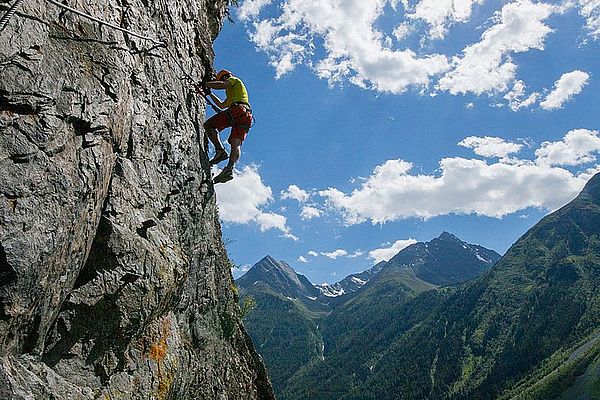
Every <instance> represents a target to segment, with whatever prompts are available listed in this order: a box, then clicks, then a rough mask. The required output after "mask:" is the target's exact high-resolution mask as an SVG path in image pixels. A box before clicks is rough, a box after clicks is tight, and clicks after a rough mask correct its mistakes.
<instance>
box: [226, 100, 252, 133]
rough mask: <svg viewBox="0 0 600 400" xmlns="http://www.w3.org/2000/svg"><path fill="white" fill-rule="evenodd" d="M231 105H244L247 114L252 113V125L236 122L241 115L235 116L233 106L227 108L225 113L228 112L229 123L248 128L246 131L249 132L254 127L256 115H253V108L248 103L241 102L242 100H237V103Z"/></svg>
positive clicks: (233, 125)
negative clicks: (232, 110)
mask: <svg viewBox="0 0 600 400" xmlns="http://www.w3.org/2000/svg"><path fill="white" fill-rule="evenodd" d="M231 105H232V106H240V107H243V108H245V110H244V112H245V113H246V114H250V118H252V121H251V122H250V125H248V124H242V123H239V122H236V118H239V116H238V117H234V116H233V114H232V112H231V108H228V109H227V110H225V113H227V118H229V123H230V124H231V126H232V127H240V128H244V129H245V130H246V132H248V131H249V130H250V128H252V127H253V126H254V116H253V115H252V109H251V108H250V107H249V106H248V104H246V103H244V102H241V101H236V102H235V103H233V104H231Z"/></svg>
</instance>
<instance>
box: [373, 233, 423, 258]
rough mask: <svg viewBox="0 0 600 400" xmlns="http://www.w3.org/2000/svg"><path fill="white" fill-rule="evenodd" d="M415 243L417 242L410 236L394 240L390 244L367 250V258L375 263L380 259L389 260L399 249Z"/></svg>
mask: <svg viewBox="0 0 600 400" xmlns="http://www.w3.org/2000/svg"><path fill="white" fill-rule="evenodd" d="M415 243H417V241H416V240H415V239H412V238H410V239H403V240H396V241H395V242H394V243H393V244H392V245H391V246H388V247H380V248H378V249H375V250H371V251H369V258H370V259H372V260H374V261H375V263H378V262H380V261H389V260H390V258H392V257H394V256H395V255H396V254H398V253H399V252H400V250H403V249H405V248H406V247H408V246H410V245H411V244H415Z"/></svg>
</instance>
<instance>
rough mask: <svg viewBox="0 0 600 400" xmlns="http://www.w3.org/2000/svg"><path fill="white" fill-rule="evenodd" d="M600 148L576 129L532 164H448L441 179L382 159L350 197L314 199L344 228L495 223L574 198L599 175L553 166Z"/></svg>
mask: <svg viewBox="0 0 600 400" xmlns="http://www.w3.org/2000/svg"><path fill="white" fill-rule="evenodd" d="M599 146H600V143H599V138H598V132H597V131H587V130H575V131H571V132H569V133H568V134H567V135H565V138H564V139H563V140H562V141H559V142H547V143H544V144H542V146H541V147H540V148H539V149H538V150H537V151H536V157H537V158H536V159H535V160H526V159H518V158H502V159H500V160H499V161H497V162H493V163H489V162H487V161H484V160H477V159H468V158H462V157H449V158H444V159H442V160H441V161H440V164H439V165H440V173H439V174H413V173H411V169H412V164H411V163H409V162H407V161H404V160H399V159H396V160H388V161H386V162H385V163H383V164H382V165H379V166H377V167H376V168H375V169H374V170H373V173H372V174H371V176H369V177H367V178H366V179H365V180H364V181H363V183H362V184H361V185H360V187H358V188H356V189H354V190H353V191H352V192H351V193H344V192H342V191H340V190H338V189H336V188H329V189H327V190H322V191H320V192H319V194H320V195H321V196H323V197H324V198H325V199H326V202H327V204H328V205H329V206H330V207H331V208H333V209H335V210H337V211H339V212H340V213H341V214H342V215H343V217H344V219H345V221H346V223H347V224H357V223H362V222H365V221H371V222H372V223H373V224H376V223H385V222H388V221H395V220H400V219H404V218H411V217H417V218H431V217H435V216H439V215H446V214H477V215H482V216H488V217H495V218H500V217H503V216H505V215H508V214H511V213H514V212H517V211H519V210H523V209H525V208H528V207H537V208H542V209H547V210H554V209H556V208H558V207H560V206H562V205H563V204H565V203H566V202H568V201H570V200H571V199H572V198H573V197H575V196H576V195H577V193H579V191H580V190H581V189H582V188H583V186H584V185H585V183H586V181H587V179H589V177H590V176H591V173H592V172H593V171H595V170H597V169H598V168H597V167H595V168H591V169H590V171H584V172H581V173H579V174H577V173H572V172H570V171H568V170H566V169H564V168H561V167H559V165H579V164H583V163H589V162H592V161H593V160H595V157H594V153H597V152H598V149H599Z"/></svg>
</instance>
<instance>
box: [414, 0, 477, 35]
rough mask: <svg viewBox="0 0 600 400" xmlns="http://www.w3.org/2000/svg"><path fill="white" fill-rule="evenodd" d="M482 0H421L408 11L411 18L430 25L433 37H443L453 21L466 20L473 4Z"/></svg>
mask: <svg viewBox="0 0 600 400" xmlns="http://www.w3.org/2000/svg"><path fill="white" fill-rule="evenodd" d="M483 2H484V0H421V1H419V2H418V3H417V5H416V6H415V8H414V12H412V13H409V14H408V17H409V18H411V19H421V20H423V21H425V22H426V23H427V24H428V25H429V26H430V35H431V37H432V38H433V39H443V38H444V36H445V35H446V32H447V31H448V27H449V26H450V25H452V24H453V23H457V22H467V21H468V20H469V19H470V18H471V11H472V8H473V6H474V5H476V4H483Z"/></svg>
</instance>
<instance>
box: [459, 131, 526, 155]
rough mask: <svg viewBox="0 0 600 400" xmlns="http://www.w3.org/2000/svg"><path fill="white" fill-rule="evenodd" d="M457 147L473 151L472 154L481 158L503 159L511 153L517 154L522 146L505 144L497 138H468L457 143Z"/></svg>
mask: <svg viewBox="0 0 600 400" xmlns="http://www.w3.org/2000/svg"><path fill="white" fill-rule="evenodd" d="M458 145H459V146H463V147H467V148H470V149H473V152H474V153H475V154H477V155H480V156H483V157H501V158H504V157H506V156H508V155H509V154H512V153H518V152H519V151H520V150H521V148H522V147H523V145H522V144H518V143H513V142H507V141H505V140H504V139H502V138H499V137H491V136H484V137H479V136H469V137H467V138H465V139H463V140H462V141H460V142H459V143H458Z"/></svg>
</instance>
